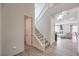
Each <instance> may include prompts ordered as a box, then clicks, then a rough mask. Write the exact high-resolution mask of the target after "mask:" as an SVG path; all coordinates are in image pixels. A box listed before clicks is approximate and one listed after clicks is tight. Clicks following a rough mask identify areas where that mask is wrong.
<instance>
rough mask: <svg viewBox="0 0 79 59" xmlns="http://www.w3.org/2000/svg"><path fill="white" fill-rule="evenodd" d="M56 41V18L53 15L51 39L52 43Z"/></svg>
mask: <svg viewBox="0 0 79 59" xmlns="http://www.w3.org/2000/svg"><path fill="white" fill-rule="evenodd" d="M53 42H55V19H54V18H53V17H52V18H51V39H50V44H51V45H52V43H53Z"/></svg>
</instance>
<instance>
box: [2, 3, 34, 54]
mask: <svg viewBox="0 0 79 59" xmlns="http://www.w3.org/2000/svg"><path fill="white" fill-rule="evenodd" d="M2 10H3V15H2V16H3V20H2V39H3V40H2V54H3V55H15V54H17V53H19V52H22V51H23V50H24V15H26V16H30V17H32V18H33V16H34V13H33V12H34V8H33V4H3V5H2Z"/></svg>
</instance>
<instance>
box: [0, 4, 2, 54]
mask: <svg viewBox="0 0 79 59" xmlns="http://www.w3.org/2000/svg"><path fill="white" fill-rule="evenodd" d="M1 43H2V41H1V3H0V56H1V52H2V51H1V50H2V48H1Z"/></svg>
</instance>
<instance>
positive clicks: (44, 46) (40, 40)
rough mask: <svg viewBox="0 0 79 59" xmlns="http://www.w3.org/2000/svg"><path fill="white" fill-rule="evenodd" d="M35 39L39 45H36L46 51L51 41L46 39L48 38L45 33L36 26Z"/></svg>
mask: <svg viewBox="0 0 79 59" xmlns="http://www.w3.org/2000/svg"><path fill="white" fill-rule="evenodd" d="M32 36H33V40H34V42H35V41H36V42H35V43H36V44H38V45H35V47H36V48H37V49H39V50H41V51H45V49H47V48H48V47H49V45H50V44H49V42H48V40H46V38H45V37H44V35H43V34H41V33H40V32H39V31H38V30H37V28H36V27H35V31H34V33H33V35H32Z"/></svg>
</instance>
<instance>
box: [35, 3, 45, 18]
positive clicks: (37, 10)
mask: <svg viewBox="0 0 79 59" xmlns="http://www.w3.org/2000/svg"><path fill="white" fill-rule="evenodd" d="M44 6H45V3H35V19H36V18H37V17H38V16H39V14H40V13H41V11H42V10H43V8H44Z"/></svg>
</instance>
